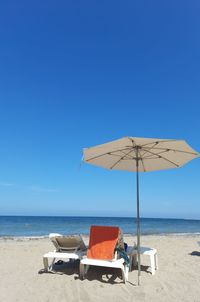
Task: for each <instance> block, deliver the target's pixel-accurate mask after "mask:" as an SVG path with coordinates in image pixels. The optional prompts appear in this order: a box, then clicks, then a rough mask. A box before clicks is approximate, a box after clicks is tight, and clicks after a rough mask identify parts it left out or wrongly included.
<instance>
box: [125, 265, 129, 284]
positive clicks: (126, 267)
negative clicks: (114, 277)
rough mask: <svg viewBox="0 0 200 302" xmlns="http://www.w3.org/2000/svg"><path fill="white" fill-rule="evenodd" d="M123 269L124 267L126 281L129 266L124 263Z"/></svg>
mask: <svg viewBox="0 0 200 302" xmlns="http://www.w3.org/2000/svg"><path fill="white" fill-rule="evenodd" d="M124 269H125V276H126V281H128V272H129V266H127V265H125V267H124Z"/></svg>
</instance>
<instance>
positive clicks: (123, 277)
mask: <svg viewBox="0 0 200 302" xmlns="http://www.w3.org/2000/svg"><path fill="white" fill-rule="evenodd" d="M121 271H122V279H123V281H124V283H126V273H125V267H121Z"/></svg>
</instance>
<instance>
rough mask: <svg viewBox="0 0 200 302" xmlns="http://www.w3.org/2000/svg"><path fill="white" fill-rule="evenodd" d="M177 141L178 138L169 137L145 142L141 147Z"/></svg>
mask: <svg viewBox="0 0 200 302" xmlns="http://www.w3.org/2000/svg"><path fill="white" fill-rule="evenodd" d="M172 141H173V142H177V140H173V139H168V140H162V141H155V142H151V143H147V144H144V145H141V147H145V146H147V145H152V144H156V145H158V144H160V143H167V142H172Z"/></svg>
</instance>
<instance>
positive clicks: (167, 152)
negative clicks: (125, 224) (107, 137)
mask: <svg viewBox="0 0 200 302" xmlns="http://www.w3.org/2000/svg"><path fill="white" fill-rule="evenodd" d="M83 153H84V161H85V162H86V163H88V164H91V165H95V166H99V167H103V168H106V169H110V170H125V171H130V172H132V171H133V172H136V187H137V249H138V285H139V284H140V274H141V272H140V252H139V251H140V207H139V206H140V205H139V172H147V171H153V170H164V169H172V168H179V167H181V166H183V165H184V164H186V163H187V162H188V161H190V160H192V159H194V158H196V157H199V156H200V154H199V153H197V152H196V151H195V150H193V149H192V148H191V147H190V146H189V145H188V144H187V143H186V142H185V141H184V140H172V139H156V138H155V139H154V138H139V137H123V138H121V139H118V140H114V141H111V142H109V143H105V144H102V145H98V146H95V147H91V148H85V149H84V150H83Z"/></svg>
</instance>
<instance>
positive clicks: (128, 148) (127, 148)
mask: <svg viewBox="0 0 200 302" xmlns="http://www.w3.org/2000/svg"><path fill="white" fill-rule="evenodd" d="M130 148H132V147H126V148H123V149H119V150H114V151H109V152H106V153H102V154H100V155H97V156H94V157H91V158H89V159H87V160H86V162H87V161H90V160H93V159H96V158H99V157H101V156H104V155H106V154H111V153H113V152H119V151H124V150H130ZM131 150H132V149H131Z"/></svg>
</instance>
